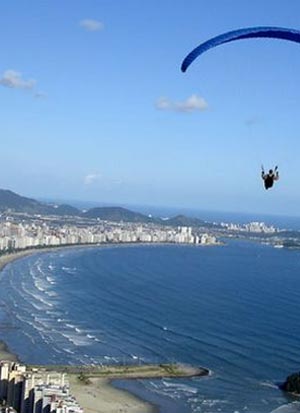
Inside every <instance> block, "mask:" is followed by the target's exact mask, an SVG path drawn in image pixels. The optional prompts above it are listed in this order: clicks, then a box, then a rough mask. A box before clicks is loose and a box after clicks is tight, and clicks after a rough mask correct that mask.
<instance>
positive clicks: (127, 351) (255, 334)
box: [0, 240, 300, 413]
mask: <svg viewBox="0 0 300 413" xmlns="http://www.w3.org/2000/svg"><path fill="white" fill-rule="evenodd" d="M299 276H300V251H297V250H293V251H291V250H286V249H275V248H272V247H271V246H268V245H262V244H258V243H254V242H248V241H234V240H231V241H229V242H228V243H227V245H225V246H217V247H199V246H178V245H141V246H139V245H132V246H125V245H124V246H105V247H98V248H97V247H95V248H74V249H61V250H56V251H53V252H42V253H38V254H35V255H32V256H29V257H26V258H23V259H21V260H18V261H16V262H14V263H11V264H9V265H7V266H6V267H5V268H4V270H3V271H2V272H1V274H0V331H1V338H2V339H3V340H4V341H5V342H6V343H7V344H8V346H9V347H10V349H11V350H12V351H13V352H15V353H16V354H18V355H19V357H20V358H21V360H22V361H23V362H26V363H32V364H48V363H50V364H78V363H80V364H97V363H145V362H155V363H158V362H181V363H188V364H191V365H194V366H204V367H207V368H209V369H210V370H211V372H212V373H211V375H210V376H209V377H205V378H192V379H160V380H134V381H124V380H119V381H116V382H115V386H117V387H121V388H124V389H127V390H129V391H131V392H132V393H135V394H137V395H139V396H140V397H142V398H144V399H146V400H149V401H151V402H153V403H155V404H157V405H158V406H160V411H161V413H171V412H172V413H195V412H199V413H216V412H222V413H238V412H239V413H241V412H248V413H269V412H276V413H292V412H293V413H294V412H298V411H300V403H299V402H298V401H297V399H294V398H293V397H291V396H288V395H287V394H284V393H283V392H282V391H281V390H279V389H278V384H279V383H280V382H282V381H284V380H285V378H286V376H287V375H289V374H291V373H293V372H296V371H298V370H299V366H300V341H299V337H300V317H299V315H300V283H299ZM141 413H142V412H141Z"/></svg>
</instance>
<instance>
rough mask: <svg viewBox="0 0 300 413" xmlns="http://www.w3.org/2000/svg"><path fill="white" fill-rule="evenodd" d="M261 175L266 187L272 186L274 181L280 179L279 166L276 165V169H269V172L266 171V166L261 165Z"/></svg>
mask: <svg viewBox="0 0 300 413" xmlns="http://www.w3.org/2000/svg"><path fill="white" fill-rule="evenodd" d="M261 169H262V170H261V177H262V179H263V180H264V184H265V188H266V189H269V188H272V186H273V184H274V181H278V179H279V172H278V166H275V169H274V171H273V169H270V170H269V173H267V174H266V173H265V171H264V167H263V166H262V167H261Z"/></svg>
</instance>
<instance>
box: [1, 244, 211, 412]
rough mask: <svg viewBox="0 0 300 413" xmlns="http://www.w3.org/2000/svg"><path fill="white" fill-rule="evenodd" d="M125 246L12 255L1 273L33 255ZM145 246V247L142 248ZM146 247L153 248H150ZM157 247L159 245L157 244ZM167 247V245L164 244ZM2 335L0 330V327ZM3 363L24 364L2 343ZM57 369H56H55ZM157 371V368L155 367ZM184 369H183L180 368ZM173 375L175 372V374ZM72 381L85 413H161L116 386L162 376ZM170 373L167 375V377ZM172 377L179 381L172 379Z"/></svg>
mask: <svg viewBox="0 0 300 413" xmlns="http://www.w3.org/2000/svg"><path fill="white" fill-rule="evenodd" d="M119 245H120V246H123V245H124V246H126V245H127V244H109V245H107V244H104V245H72V246H58V247H50V248H47V247H45V248H40V249H34V248H33V249H28V250H23V251H17V252H14V253H10V254H5V255H2V256H0V273H1V271H2V270H3V269H4V268H5V267H6V266H7V265H8V264H10V263H13V262H14V261H17V260H19V259H22V258H25V257H27V256H30V255H34V254H40V253H48V252H55V251H59V250H62V249H79V248H82V249H88V248H99V247H100V248H102V247H111V246H119ZM128 245H130V246H136V245H137V244H131V243H130V244H128ZM139 245H146V244H139ZM147 245H153V244H152V243H151V244H147ZM154 245H157V244H154ZM163 245H164V244H163ZM0 331H1V327H0ZM0 360H7V361H13V362H21V360H20V358H19V357H18V355H16V354H14V353H12V352H11V351H10V349H9V347H8V345H7V344H6V343H5V342H4V341H3V340H1V339H0ZM43 367H44V368H47V367H48V368H50V369H51V368H52V369H55V370H57V368H58V366H55V365H51V366H50V365H49V366H43ZM56 367H57V368H56ZM156 368H157V366H156ZM181 368H182V369H184V367H183V366H181ZM173 373H174V372H173ZM207 374H209V371H208V370H207V369H193V368H190V367H187V366H185V372H184V374H183V375H181V377H195V376H201V375H207ZM67 375H68V378H69V381H70V392H71V394H73V395H74V396H75V397H76V399H77V401H78V402H79V404H80V405H81V407H82V408H83V409H84V412H85V413H158V412H159V411H160V407H159V404H158V403H157V404H154V403H152V402H149V401H147V400H145V399H144V398H142V397H139V396H138V395H136V394H134V393H133V392H130V391H129V390H125V389H120V388H118V387H115V386H114V383H113V382H114V380H132V381H134V380H137V379H151V378H162V377H163V376H162V373H161V372H160V373H158V374H157V373H155V374H154V375H153V374H151V373H150V374H149V373H148V374H145V372H140V373H139V374H137V373H134V374H133V375H130V373H129V374H128V372H127V373H126V372H123V373H122V374H112V375H111V376H108V377H91V378H89V384H88V385H85V384H84V383H82V382H80V381H79V380H78V374H74V373H73V374H70V373H67ZM167 375H168V372H166V371H165V376H167ZM169 377H172V372H171V373H170V372H169ZM173 377H180V376H177V375H173Z"/></svg>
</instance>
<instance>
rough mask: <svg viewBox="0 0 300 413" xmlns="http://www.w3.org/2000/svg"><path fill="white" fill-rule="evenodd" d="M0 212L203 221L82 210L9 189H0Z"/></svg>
mask: <svg viewBox="0 0 300 413" xmlns="http://www.w3.org/2000/svg"><path fill="white" fill-rule="evenodd" d="M0 212H2V213H3V212H6V213H7V212H8V213H9V212H17V213H28V214H32V215H55V216H59V217H63V216H71V217H72V216H73V217H81V218H89V219H100V220H105V221H113V222H122V221H123V222H132V223H139V222H140V223H148V224H151V223H152V224H160V225H169V226H200V225H205V222H204V221H203V220H201V219H198V218H189V217H186V216H184V215H177V216H174V217H171V218H167V219H166V218H164V219H162V218H159V217H153V216H150V215H146V214H142V213H140V212H137V211H132V210H130V209H127V208H124V207H120V206H111V207H109V206H103V207H94V208H90V209H88V210H86V211H82V210H80V209H78V208H75V207H73V206H71V205H68V204H54V203H46V202H40V201H37V200H35V199H33V198H29V197H25V196H22V195H19V194H17V193H15V192H13V191H11V190H9V189H0Z"/></svg>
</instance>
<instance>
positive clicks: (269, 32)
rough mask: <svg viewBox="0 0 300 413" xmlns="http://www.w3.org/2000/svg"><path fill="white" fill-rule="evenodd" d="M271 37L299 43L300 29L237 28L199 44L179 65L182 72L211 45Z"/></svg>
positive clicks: (211, 46)
mask: <svg viewBox="0 0 300 413" xmlns="http://www.w3.org/2000/svg"><path fill="white" fill-rule="evenodd" d="M260 37H261V38H273V39H283V40H290V41H291V42H296V43H300V31H299V30H295V29H287V28H284V27H248V28H244V29H239V30H233V31H231V32H227V33H224V34H221V35H220V36H216V37H213V38H212V39H210V40H207V41H206V42H204V43H202V44H200V45H199V46H198V47H196V48H195V49H194V50H192V51H191V53H189V54H188V55H187V56H186V58H185V59H184V61H183V62H182V65H181V70H182V72H185V71H186V70H187V68H188V67H189V65H190V64H191V63H192V62H193V61H194V60H195V59H196V58H197V57H198V56H200V55H201V54H202V53H204V52H206V51H207V50H209V49H212V48H213V47H216V46H219V45H220V44H223V43H229V42H232V41H235V40H241V39H251V38H260Z"/></svg>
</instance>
